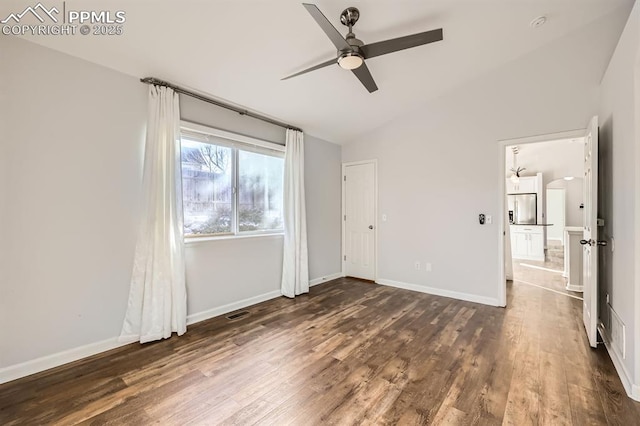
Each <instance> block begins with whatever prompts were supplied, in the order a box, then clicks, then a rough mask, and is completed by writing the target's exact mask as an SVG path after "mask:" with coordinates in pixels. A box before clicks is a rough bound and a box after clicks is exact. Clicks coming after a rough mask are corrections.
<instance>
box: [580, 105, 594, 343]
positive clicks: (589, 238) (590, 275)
mask: <svg viewBox="0 0 640 426" xmlns="http://www.w3.org/2000/svg"><path fill="white" fill-rule="evenodd" d="M580 243H581V244H582V250H583V262H582V284H583V286H584V293H583V297H584V300H583V306H582V320H583V321H584V326H585V329H586V330H587V337H588V338H589V344H590V345H591V346H592V347H594V348H595V347H596V346H597V345H598V336H597V333H598V117H597V116H596V117H593V118H592V119H591V121H590V122H589V126H588V127H587V131H586V135H585V144H584V230H583V234H582V241H581V242H580Z"/></svg>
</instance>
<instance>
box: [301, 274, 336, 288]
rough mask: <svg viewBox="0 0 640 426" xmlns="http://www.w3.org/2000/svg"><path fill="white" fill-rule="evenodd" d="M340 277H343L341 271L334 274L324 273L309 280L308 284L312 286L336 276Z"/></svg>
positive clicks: (333, 278)
mask: <svg viewBox="0 0 640 426" xmlns="http://www.w3.org/2000/svg"><path fill="white" fill-rule="evenodd" d="M342 277H344V275H342V272H336V273H335V274H331V275H325V276H324V277H320V278H314V279H312V280H311V281H309V286H310V287H313V286H314V285H318V284H322V283H326V282H327V281H331V280H335V279H336V278H342Z"/></svg>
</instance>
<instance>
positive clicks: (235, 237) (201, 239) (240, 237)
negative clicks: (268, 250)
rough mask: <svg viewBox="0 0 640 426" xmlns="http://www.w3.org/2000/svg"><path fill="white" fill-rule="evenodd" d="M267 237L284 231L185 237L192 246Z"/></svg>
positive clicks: (187, 244)
mask: <svg viewBox="0 0 640 426" xmlns="http://www.w3.org/2000/svg"><path fill="white" fill-rule="evenodd" d="M267 237H284V232H274V233H271V232H269V233H265V234H248V235H221V236H219V237H193V238H185V239H184V245H185V246H190V245H194V244H200V243H208V242H211V241H226V240H244V239H247V238H267Z"/></svg>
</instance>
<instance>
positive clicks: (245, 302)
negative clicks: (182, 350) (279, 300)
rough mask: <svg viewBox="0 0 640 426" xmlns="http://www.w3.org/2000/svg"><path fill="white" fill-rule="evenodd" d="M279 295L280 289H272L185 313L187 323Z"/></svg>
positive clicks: (222, 313)
mask: <svg viewBox="0 0 640 426" xmlns="http://www.w3.org/2000/svg"><path fill="white" fill-rule="evenodd" d="M280 296H282V293H281V292H280V290H274V291H270V292H268V293H264V294H260V295H258V296H254V297H249V298H248V299H243V300H239V301H237V302H232V303H228V304H226V305H222V306H218V307H215V308H213V309H208V310H206V311H202V312H198V313H195V314H191V315H187V325H191V324H195V323H197V322H200V321H204V320H208V319H211V318H214V317H217V316H220V315H224V314H228V313H229V312H233V311H237V310H238V309H242V308H246V307H247V306H251V305H255V304H257V303H261V302H265V301H267V300H271V299H275V298H276V297H280Z"/></svg>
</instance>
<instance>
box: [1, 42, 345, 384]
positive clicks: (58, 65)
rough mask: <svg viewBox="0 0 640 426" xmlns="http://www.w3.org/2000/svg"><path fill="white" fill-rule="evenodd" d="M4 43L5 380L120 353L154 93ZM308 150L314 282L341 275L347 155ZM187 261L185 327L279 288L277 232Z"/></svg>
mask: <svg viewBox="0 0 640 426" xmlns="http://www.w3.org/2000/svg"><path fill="white" fill-rule="evenodd" d="M0 43H1V46H0V49H1V50H2V53H3V61H4V62H5V63H10V64H11V66H10V67H2V68H1V70H2V71H1V72H2V75H1V78H0V84H2V85H3V86H2V92H0V95H1V96H2V102H0V108H2V110H1V111H0V112H1V114H0V116H1V117H2V118H3V124H4V125H5V126H6V127H3V129H2V132H0V134H1V135H2V144H1V145H0V154H2V155H1V156H0V160H1V161H2V162H1V164H0V165H1V166H2V167H1V170H0V173H2V177H5V176H7V177H8V179H9V180H8V183H5V182H4V180H3V182H1V183H0V184H1V186H0V196H1V198H0V202H1V203H2V204H0V207H1V208H0V219H2V220H0V236H2V240H1V241H2V243H1V245H0V246H1V247H0V248H1V249H2V253H0V254H2V255H3V256H2V257H3V258H2V264H0V266H2V267H3V268H2V271H1V272H2V274H1V275H0V279H1V281H0V295H1V298H0V301H1V302H2V306H0V308H2V317H1V318H0V319H2V324H4V326H3V327H2V328H0V330H2V331H1V332H0V333H1V334H0V345H1V346H0V355H1V358H0V382H1V381H2V379H3V377H8V376H10V375H11V374H13V375H14V376H15V372H16V371H17V370H16V368H17V364H19V363H23V362H27V363H29V365H30V366H31V367H28V368H25V369H20V370H19V371H22V372H24V371H29V368H32V370H31V372H33V371H34V370H33V368H35V369H37V367H39V366H40V367H42V366H51V365H55V364H56V363H58V364H59V363H61V362H64V361H68V360H69V357H72V356H75V355H78V354H80V355H82V354H85V355H86V354H87V353H90V352H92V351H97V350H104V349H105V348H106V347H109V345H112V346H113V345H115V344H116V337H117V336H118V334H119V332H120V328H121V325H122V320H123V318H124V313H125V308H126V304H127V297H128V291H129V279H130V274H131V267H132V261H133V251H134V248H135V235H136V230H137V225H138V220H139V202H138V200H139V199H140V185H141V180H142V158H143V150H144V131H145V124H146V109H147V86H145V85H144V84H141V83H140V82H139V81H138V79H137V78H134V77H131V76H126V75H124V74H120V73H118V72H115V71H113V70H110V69H107V68H104V67H101V66H98V65H94V64H91V63H89V62H86V61H83V60H79V59H77V58H74V57H71V56H68V55H65V54H62V53H59V52H56V51H53V50H50V49H48V48H44V47H41V46H38V45H36V44H33V43H30V42H27V41H24V40H21V39H17V38H9V37H2V38H0ZM45 70H51V72H48V71H45ZM181 104H182V105H181V106H182V117H183V118H184V119H187V120H191V121H196V122H199V123H202V124H209V125H212V126H217V127H220V128H223V129H225V130H231V131H237V132H239V133H243V134H247V135H250V136H258V137H260V136H261V135H265V136H264V137H265V138H266V139H269V140H271V141H275V142H280V143H283V142H284V131H283V130H282V129H280V128H277V127H275V126H270V125H266V126H265V125H264V124H263V123H262V122H259V121H257V120H253V119H250V118H248V117H242V116H239V115H238V114H235V113H232V115H229V114H228V111H226V110H222V109H220V108H217V107H214V106H212V105H209V104H205V103H202V102H199V101H194V100H191V99H189V98H184V97H183V98H182V99H181ZM267 126H268V127H267ZM274 127H275V128H274ZM307 147H308V156H307V158H306V160H308V161H311V162H312V164H309V165H308V167H307V174H306V179H305V186H306V187H307V191H308V192H307V203H308V207H307V209H308V210H310V212H309V217H308V226H309V230H310V232H309V253H310V257H311V258H310V269H311V278H312V279H313V278H320V277H322V276H324V275H330V274H334V273H337V272H339V271H340V259H339V257H340V221H339V215H340V181H339V179H340V172H339V170H340V155H341V154H340V147H339V146H337V145H334V144H331V143H329V142H325V141H322V140H320V139H316V138H313V137H311V136H308V137H307ZM316 161H317V164H316V163H315V162H316ZM336 218H338V220H336ZM186 256H187V282H188V283H187V286H188V289H187V291H188V297H189V301H188V314H189V317H190V319H191V320H193V319H202V318H203V317H206V316H207V313H209V314H211V313H216V312H220V310H221V309H223V308H224V307H225V306H227V307H228V306H230V305H233V304H237V303H238V302H241V301H243V300H245V301H246V300H255V299H256V298H259V297H260V296H261V295H265V294H267V295H271V296H273V295H274V292H276V291H277V290H278V289H279V285H280V274H281V262H282V236H267V237H255V238H243V239H229V240H219V241H209V242H201V243H193V244H189V245H188V246H187V249H186ZM96 342H102V343H98V344H96ZM104 342H107V343H104ZM63 351H71V352H70V353H64V354H61V352H63ZM52 355H53V356H52ZM51 356H52V357H51ZM42 357H49V358H46V359H44V358H42ZM36 359H37V360H36ZM33 360H36V361H34V362H31V361H33ZM43 360H44V361H43ZM21 368H22V367H21ZM3 369H4V370H3ZM7 371H10V374H9V373H7ZM5 373H6V375H5Z"/></svg>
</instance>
